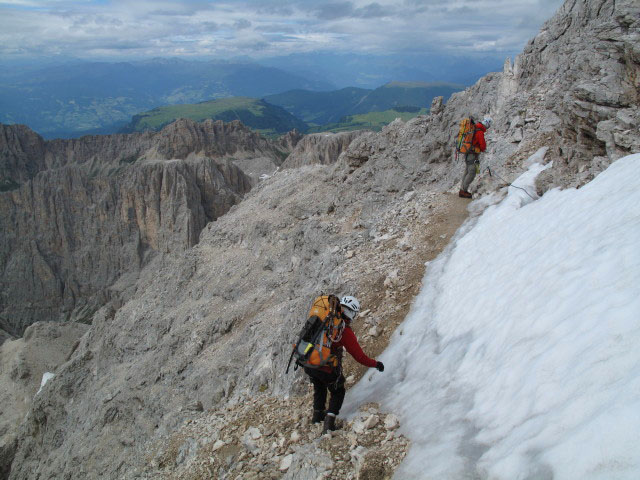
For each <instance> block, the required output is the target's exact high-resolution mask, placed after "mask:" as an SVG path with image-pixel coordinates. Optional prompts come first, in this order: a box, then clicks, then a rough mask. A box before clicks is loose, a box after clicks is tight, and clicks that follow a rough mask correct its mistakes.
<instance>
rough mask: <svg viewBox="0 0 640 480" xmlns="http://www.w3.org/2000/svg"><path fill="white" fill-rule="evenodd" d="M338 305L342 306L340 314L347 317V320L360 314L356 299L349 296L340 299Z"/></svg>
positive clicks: (358, 303)
mask: <svg viewBox="0 0 640 480" xmlns="http://www.w3.org/2000/svg"><path fill="white" fill-rule="evenodd" d="M340 305H342V312H343V313H344V314H345V315H346V316H347V317H349V320H353V319H354V318H356V315H357V314H358V312H360V302H359V301H358V299H357V298H356V297H352V296H350V295H347V296H346V297H342V299H341V300H340Z"/></svg>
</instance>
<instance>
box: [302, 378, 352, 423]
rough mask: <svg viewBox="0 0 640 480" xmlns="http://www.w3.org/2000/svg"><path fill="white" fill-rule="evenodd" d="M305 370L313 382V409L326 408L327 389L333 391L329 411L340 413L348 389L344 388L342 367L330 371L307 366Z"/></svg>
mask: <svg viewBox="0 0 640 480" xmlns="http://www.w3.org/2000/svg"><path fill="white" fill-rule="evenodd" d="M304 371H305V372H306V374H307V375H309V378H310V379H311V383H313V409H314V410H324V409H325V408H326V406H327V391H329V392H330V393H331V398H329V409H328V410H327V412H328V413H333V414H335V415H336V416H337V415H338V413H340V408H341V407H342V402H343V401H344V395H345V393H346V390H345V388H344V375H342V371H341V369H334V370H332V371H331V373H329V372H325V371H323V370H318V369H313V368H305V369H304Z"/></svg>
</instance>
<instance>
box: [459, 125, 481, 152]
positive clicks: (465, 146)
mask: <svg viewBox="0 0 640 480" xmlns="http://www.w3.org/2000/svg"><path fill="white" fill-rule="evenodd" d="M475 134H476V123H475V121H474V120H473V118H471V117H468V118H463V119H462V120H461V121H460V130H459V131H458V139H457V141H456V151H458V152H460V153H472V152H475V153H478V149H477V147H475V146H474V145H473V137H474V136H475Z"/></svg>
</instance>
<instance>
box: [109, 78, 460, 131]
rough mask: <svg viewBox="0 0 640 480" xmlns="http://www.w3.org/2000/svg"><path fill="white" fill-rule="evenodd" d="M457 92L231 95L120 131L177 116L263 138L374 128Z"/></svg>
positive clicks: (447, 88) (441, 87) (161, 113)
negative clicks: (231, 125) (237, 127)
mask: <svg viewBox="0 0 640 480" xmlns="http://www.w3.org/2000/svg"><path fill="white" fill-rule="evenodd" d="M461 89H462V86H460V85H453V84H445V83H418V82H414V83H408V82H392V83H389V84H387V85H384V86H382V87H380V88H376V89H375V90H369V89H364V88H343V89H341V90H334V91H330V92H314V91H310V90H299V89H298V90H290V91H288V92H284V93H281V94H276V95H269V96H267V97H265V98H264V99H255V98H248V97H231V98H224V99H216V100H210V101H207V102H200V103H196V104H180V105H169V106H164V107H158V108H154V109H153V110H149V111H146V112H142V113H138V114H136V115H134V116H133V118H132V120H131V122H130V123H129V124H127V125H126V126H124V127H123V128H122V129H120V132H122V133H132V132H142V131H146V130H152V131H158V130H160V129H161V128H162V127H164V126H165V125H168V124H169V123H171V122H173V121H175V120H176V119H178V118H188V119H191V120H195V121H202V120H206V119H208V118H210V119H213V120H223V121H226V122H229V121H231V120H240V121H241V122H242V123H244V124H245V125H246V126H248V127H250V128H252V129H253V130H256V131H258V132H260V133H262V134H264V135H276V134H282V133H285V132H288V131H290V130H292V129H294V128H295V129H297V130H298V131H300V132H303V133H306V132H321V131H332V132H339V131H345V130H355V129H363V128H366V129H371V130H379V129H380V128H382V127H383V126H384V125H386V124H388V123H389V122H391V121H393V120H394V119H395V118H398V117H400V118H402V119H403V120H407V119H409V118H412V117H414V116H416V115H418V114H424V113H427V112H428V111H429V106H430V105H431V101H432V100H433V98H434V97H436V96H444V97H445V99H447V98H449V96H450V95H451V94H452V93H454V92H456V91H459V90H461Z"/></svg>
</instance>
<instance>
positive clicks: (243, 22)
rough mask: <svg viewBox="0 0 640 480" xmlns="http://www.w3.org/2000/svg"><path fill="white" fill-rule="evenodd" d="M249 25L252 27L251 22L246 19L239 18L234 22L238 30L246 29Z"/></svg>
mask: <svg viewBox="0 0 640 480" xmlns="http://www.w3.org/2000/svg"><path fill="white" fill-rule="evenodd" d="M249 27H251V22H250V21H249V20H245V19H242V20H238V21H236V22H235V23H234V24H233V28H235V29H236V30H245V29H247V28H249Z"/></svg>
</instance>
